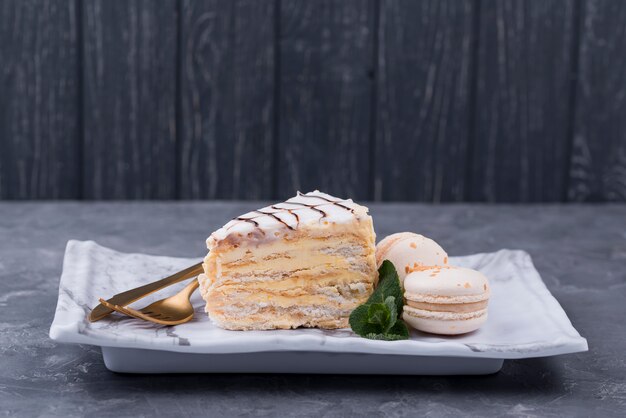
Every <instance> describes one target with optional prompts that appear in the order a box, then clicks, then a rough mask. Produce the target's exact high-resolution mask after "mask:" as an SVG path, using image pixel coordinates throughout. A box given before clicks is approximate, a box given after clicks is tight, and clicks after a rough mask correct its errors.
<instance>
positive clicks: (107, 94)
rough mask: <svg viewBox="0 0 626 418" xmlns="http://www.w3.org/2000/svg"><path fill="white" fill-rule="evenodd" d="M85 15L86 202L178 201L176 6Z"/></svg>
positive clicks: (92, 4)
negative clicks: (124, 200)
mask: <svg viewBox="0 0 626 418" xmlns="http://www.w3.org/2000/svg"><path fill="white" fill-rule="evenodd" d="M83 8H84V10H83V21H84V45H83V48H84V84H83V85H84V109H83V112H84V137H85V161H84V168H85V169H84V176H85V181H84V195H85V196H86V197H87V198H92V199H141V198H158V199H165V198H172V197H175V190H174V189H175V188H174V185H175V177H176V176H175V172H176V168H175V161H176V157H175V155H176V101H175V100H176V2H175V0H163V1H159V2H154V1H151V0H128V1H107V0H86V1H85V2H84V4H83Z"/></svg>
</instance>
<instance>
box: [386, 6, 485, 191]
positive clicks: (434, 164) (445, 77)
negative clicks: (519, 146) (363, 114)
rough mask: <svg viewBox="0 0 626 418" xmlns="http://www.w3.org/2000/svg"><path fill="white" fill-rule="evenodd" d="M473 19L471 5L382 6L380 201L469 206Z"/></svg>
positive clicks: (472, 7) (473, 11)
mask: <svg viewBox="0 0 626 418" xmlns="http://www.w3.org/2000/svg"><path fill="white" fill-rule="evenodd" d="M474 13H475V10H474V5H473V2H471V1H470V0H467V1H437V0H433V1H420V2H413V1H382V3H381V11H380V29H379V51H378V92H377V110H376V114H377V117H378V119H377V133H376V154H375V156H374V165H375V176H374V185H375V194H374V197H375V199H376V200H381V199H382V200H419V201H434V202H439V201H460V200H463V198H464V194H465V187H466V182H465V172H466V160H467V156H466V153H467V141H468V137H469V134H468V126H469V120H470V119H469V118H470V114H469V110H468V109H469V107H470V76H471V69H472V63H473V55H472V50H471V47H472V45H473V34H472V20H473V16H474Z"/></svg>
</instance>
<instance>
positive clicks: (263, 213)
mask: <svg viewBox="0 0 626 418" xmlns="http://www.w3.org/2000/svg"><path fill="white" fill-rule="evenodd" d="M298 197H300V198H313V199H319V200H322V201H323V203H303V202H290V201H289V200H287V201H285V202H282V203H278V204H275V205H272V206H270V208H271V209H274V210H276V212H269V211H264V210H263V209H259V210H255V211H252V212H251V213H258V214H259V215H257V216H250V217H244V216H245V215H243V216H238V217H236V218H234V219H233V220H234V221H243V222H248V223H251V224H253V225H254V226H255V227H256V228H258V229H259V230H260V231H261V232H262V233H263V235H265V231H263V228H262V227H260V225H259V222H257V221H256V220H255V219H257V218H260V217H263V216H269V217H272V218H274V219H275V220H276V221H278V222H280V223H281V224H282V225H284V226H286V227H287V228H289V229H290V230H292V231H293V230H295V229H296V228H297V227H298V226H299V225H300V216H299V215H298V214H297V213H296V212H294V211H296V210H298V209H296V208H286V207H283V205H293V206H301V207H304V208H308V209H311V210H313V211H315V212H318V213H319V214H320V215H321V216H320V218H319V221H321V220H322V219H324V218H326V217H328V216H329V214H328V213H327V212H325V211H324V210H322V209H320V208H319V207H318V206H322V205H328V204H329V203H330V204H332V205H334V206H337V207H339V208H342V209H345V210H347V211H349V212H351V213H354V208H350V207H348V206H346V205H344V204H342V203H341V202H342V200H341V199H339V200H332V199H329V198H327V197H324V196H319V195H313V196H311V195H307V194H303V193H300V192H298ZM281 212H287V213H289V214H291V215H293V216H294V218H295V220H296V227H295V228H294V227H293V226H291V225H289V224H288V223H287V222H285V221H284V220H282V219H281V218H280V217H279V216H277V215H276V214H277V213H281ZM235 225H237V223H233V224H232V225H229V226H228V227H225V230H226V231H228V230H230V229H231V228H233V227H234V226H235Z"/></svg>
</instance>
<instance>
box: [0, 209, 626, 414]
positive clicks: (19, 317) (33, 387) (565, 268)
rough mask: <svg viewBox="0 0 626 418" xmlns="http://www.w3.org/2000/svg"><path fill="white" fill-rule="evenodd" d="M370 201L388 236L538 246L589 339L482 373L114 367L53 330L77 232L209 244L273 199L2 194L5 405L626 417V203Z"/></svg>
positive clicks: (549, 280) (29, 409) (532, 249)
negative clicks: (8, 198)
mask: <svg viewBox="0 0 626 418" xmlns="http://www.w3.org/2000/svg"><path fill="white" fill-rule="evenodd" d="M369 206H370V209H371V213H372V216H373V217H374V221H375V227H376V232H377V234H378V235H379V237H382V236H385V235H387V234H389V233H392V232H397V231H404V230H410V231H416V232H420V233H423V234H424V235H427V236H430V237H432V238H434V239H435V240H437V241H438V242H440V243H441V244H442V246H443V247H444V248H446V249H447V250H448V253H449V254H451V255H461V254H469V253H476V252H487V251H495V250H498V249H500V248H514V249H515V248H518V249H523V250H526V251H528V252H529V253H530V254H531V255H532V257H533V261H534V263H535V265H536V267H537V269H538V270H539V272H540V273H541V274H542V277H543V279H544V281H545V282H546V285H547V286H548V288H549V289H550V291H551V292H552V293H553V294H554V296H555V297H556V298H557V299H558V300H559V302H560V303H561V305H562V306H563V308H564V309H565V311H566V312H567V314H568V315H569V317H570V319H571V320H572V323H573V324H574V326H575V327H576V328H577V329H578V331H579V332H580V333H581V334H582V335H583V336H584V337H586V338H587V340H588V342H589V352H587V353H580V354H572V355H564V356H559V357H551V358H539V359H529V360H507V361H505V363H504V367H503V369H502V371H500V372H499V373H497V374H495V375H492V376H482V377H409V376H404V377H394V376H338V375H337V376H325V375H162V376H160V375H120V374H114V373H111V372H109V371H108V370H107V369H105V367H104V365H103V363H102V357H101V355H100V351H99V349H98V348H95V347H90V346H72V345H59V344H56V343H54V342H52V341H51V340H50V339H49V338H48V330H49V327H50V323H51V321H52V316H53V313H54V309H55V304H56V300H57V291H58V282H59V276H60V274H61V269H62V259H63V252H64V249H65V244H66V242H67V241H68V240H69V239H78V240H87V239H92V240H95V241H97V242H98V243H100V244H102V245H105V246H108V247H110V248H114V249H116V250H120V251H127V252H144V253H149V254H159V255H172V256H187V257H194V256H198V257H199V256H202V255H203V254H204V253H205V251H206V250H205V248H204V240H205V238H206V237H207V235H208V234H209V233H210V232H211V231H212V230H214V229H216V228H218V227H220V226H221V225H222V224H223V223H225V222H226V221H227V220H228V219H230V218H232V217H234V216H236V215H238V214H241V213H243V212H245V211H247V210H250V209H254V208H256V207H259V203H254V202H245V203H239V202H238V203H226V202H214V203H153V202H151V203H148V202H146V203H0V238H1V239H0V314H1V318H0V415H6V416H12V417H21V416H63V417H67V416H85V415H88V414H89V415H97V416H115V417H120V416H160V415H162V416H207V415H212V416H232V415H252V416H286V415H288V416H300V415H302V416H354V415H367V416H424V415H427V416H459V415H474V416H485V415H500V416H502V415H510V416H558V417H562V416H591V415H593V416H602V417H609V416H624V411H626V328H625V326H624V318H626V206H623V205H622V206H619V205H584V206H580V205H573V206H560V205H530V206H501V205H500V206H485V205H443V206H428V205H417V204H371V205H369Z"/></svg>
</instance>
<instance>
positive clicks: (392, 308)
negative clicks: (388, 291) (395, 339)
mask: <svg viewBox="0 0 626 418" xmlns="http://www.w3.org/2000/svg"><path fill="white" fill-rule="evenodd" d="M385 306H386V307H387V309H388V310H389V320H388V323H387V326H386V327H385V332H389V330H390V329H391V327H393V325H394V324H395V323H396V321H397V320H398V308H397V306H396V298H395V296H387V298H386V299H385Z"/></svg>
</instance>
